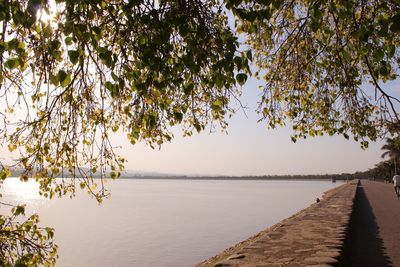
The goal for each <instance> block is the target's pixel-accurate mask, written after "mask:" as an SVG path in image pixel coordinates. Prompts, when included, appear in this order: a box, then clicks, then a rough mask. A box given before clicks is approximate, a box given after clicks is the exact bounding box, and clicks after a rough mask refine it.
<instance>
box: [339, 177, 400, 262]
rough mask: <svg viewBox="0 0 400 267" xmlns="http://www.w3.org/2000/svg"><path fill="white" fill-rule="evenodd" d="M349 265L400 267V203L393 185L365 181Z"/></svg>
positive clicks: (348, 251) (358, 202) (359, 196)
mask: <svg viewBox="0 0 400 267" xmlns="http://www.w3.org/2000/svg"><path fill="white" fill-rule="evenodd" d="M350 232H351V235H350V236H349V242H348V244H347V248H346V250H345V251H346V254H345V259H344V260H345V262H344V263H345V264H344V265H345V266H371V267H373V266H377V267H385V266H400V200H397V198H396V197H395V194H394V190H393V186H392V185H391V184H385V183H380V182H372V181H365V180H362V181H361V185H360V186H359V188H358V191H357V196H356V200H355V204H354V217H353V223H352V225H351V231H350Z"/></svg>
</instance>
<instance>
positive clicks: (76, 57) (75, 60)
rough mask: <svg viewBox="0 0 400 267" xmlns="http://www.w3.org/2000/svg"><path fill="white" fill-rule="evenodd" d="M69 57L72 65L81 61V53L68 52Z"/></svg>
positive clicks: (75, 51)
mask: <svg viewBox="0 0 400 267" xmlns="http://www.w3.org/2000/svg"><path fill="white" fill-rule="evenodd" d="M68 57H69V60H70V61H71V62H72V64H74V65H75V64H76V63H78V61H79V52H78V51H77V50H68Z"/></svg>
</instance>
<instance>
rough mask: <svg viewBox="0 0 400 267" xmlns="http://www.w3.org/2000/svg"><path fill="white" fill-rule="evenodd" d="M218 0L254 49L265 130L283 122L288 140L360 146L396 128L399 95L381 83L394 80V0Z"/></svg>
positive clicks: (397, 18) (399, 27) (397, 10)
mask: <svg viewBox="0 0 400 267" xmlns="http://www.w3.org/2000/svg"><path fill="white" fill-rule="evenodd" d="M225 2H226V5H227V7H228V8H230V9H232V11H233V13H234V14H235V15H236V17H237V21H236V25H237V30H238V31H239V32H241V33H243V34H244V35H245V37H246V39H247V43H248V45H249V46H250V47H251V48H252V49H253V51H254V54H255V63H256V64H257V66H258V68H259V69H260V73H262V78H263V79H264V81H265V85H264V86H263V89H264V95H263V97H262V100H261V103H260V108H259V111H260V113H261V114H262V116H263V118H264V119H265V120H267V122H268V124H269V125H270V126H271V127H276V126H277V125H282V124H284V123H285V122H287V121H290V123H291V125H292V128H293V130H294V131H295V134H294V136H293V140H294V141H295V140H296V138H298V137H306V136H318V135H323V134H324V133H328V134H329V135H333V134H340V135H343V136H344V137H345V138H349V135H353V137H354V139H355V140H356V141H360V143H361V146H362V147H367V146H368V139H370V140H376V138H377V137H378V136H382V135H383V134H385V133H386V131H387V130H388V129H391V130H395V131H398V129H399V127H398V123H399V117H398V114H397V111H396V105H398V104H399V99H397V98H396V97H395V96H393V95H390V94H389V93H388V91H387V89H385V88H384V87H383V83H385V82H387V81H390V80H394V79H397V77H398V67H399V62H400V55H399V51H398V47H399V41H400V35H399V33H400V2H399V1H397V0H391V1H378V0H366V1H358V0H349V1H320V0H259V1H240V0H226V1H225ZM367 81H368V82H370V84H371V86H370V87H363V86H362V85H363V83H365V82H367ZM389 125H392V126H393V125H394V126H395V127H389Z"/></svg>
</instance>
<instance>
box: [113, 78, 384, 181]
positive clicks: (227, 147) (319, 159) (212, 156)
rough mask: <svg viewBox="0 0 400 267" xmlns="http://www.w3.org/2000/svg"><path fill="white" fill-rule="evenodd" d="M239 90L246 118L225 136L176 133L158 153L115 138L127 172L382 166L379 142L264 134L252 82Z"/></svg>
mask: <svg viewBox="0 0 400 267" xmlns="http://www.w3.org/2000/svg"><path fill="white" fill-rule="evenodd" d="M243 90H244V93H243V97H242V102H243V104H245V105H247V106H248V107H249V109H248V110H247V111H246V113H247V116H248V117H247V118H246V116H245V115H244V114H243V112H241V111H239V112H238V113H237V114H236V115H235V116H234V117H233V118H232V119H231V120H229V127H228V130H227V134H226V133H220V132H216V133H212V134H209V133H208V132H203V133H200V134H195V135H194V136H192V137H186V138H182V137H181V136H180V133H179V134H176V136H175V138H174V139H173V140H172V142H171V143H166V144H164V145H163V146H162V147H161V149H160V150H158V149H156V150H153V149H151V148H149V147H146V145H145V144H137V145H135V146H132V145H130V144H129V142H128V141H127V140H126V138H116V142H115V143H118V144H119V145H121V146H122V149H120V153H121V155H123V156H125V158H126V159H127V160H128V163H127V165H126V168H127V169H128V170H138V171H155V172H163V173H177V174H211V175H212V174H216V175H222V174H226V175H247V174H248V175H263V174H267V175H268V174H325V173H342V172H355V171H359V170H360V171H362V170H367V169H368V168H371V167H373V166H374V165H375V164H376V163H378V162H379V161H381V158H380V155H381V154H382V151H381V150H380V148H381V147H382V145H383V143H384V142H383V141H382V140H380V141H378V142H376V143H372V144H370V147H369V148H368V149H367V150H362V149H361V148H360V145H359V144H358V143H356V142H354V141H349V140H346V139H344V138H343V137H340V136H334V137H329V136H324V137H317V138H309V139H306V140H298V141H297V143H293V142H292V141H291V140H290V135H291V133H292V131H291V130H290V129H289V127H287V128H280V129H277V130H268V129H267V128H266V123H265V122H259V123H258V122H257V120H258V119H259V118H260V117H259V115H257V114H256V113H255V111H254V110H255V108H256V106H257V101H258V99H260V97H259V94H260V91H259V89H258V85H257V82H256V81H255V80H252V81H250V82H249V83H248V84H246V86H245V87H244V89H243Z"/></svg>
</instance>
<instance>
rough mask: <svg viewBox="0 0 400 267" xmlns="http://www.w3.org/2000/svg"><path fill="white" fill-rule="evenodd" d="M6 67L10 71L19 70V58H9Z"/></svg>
mask: <svg viewBox="0 0 400 267" xmlns="http://www.w3.org/2000/svg"><path fill="white" fill-rule="evenodd" d="M4 65H5V66H6V68H8V69H15V68H17V67H18V66H19V60H18V58H9V59H7V61H6V62H5V63H4Z"/></svg>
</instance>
